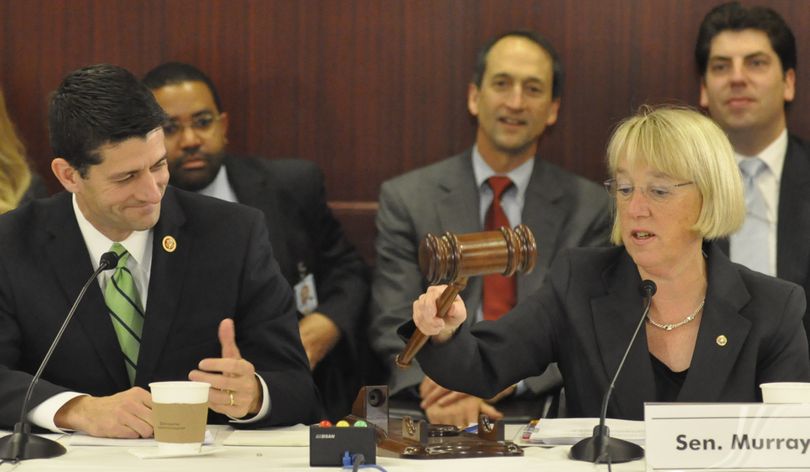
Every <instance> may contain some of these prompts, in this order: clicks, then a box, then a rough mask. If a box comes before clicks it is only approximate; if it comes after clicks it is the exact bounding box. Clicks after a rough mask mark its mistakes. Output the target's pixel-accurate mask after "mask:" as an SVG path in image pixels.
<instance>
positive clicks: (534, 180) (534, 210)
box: [518, 158, 566, 300]
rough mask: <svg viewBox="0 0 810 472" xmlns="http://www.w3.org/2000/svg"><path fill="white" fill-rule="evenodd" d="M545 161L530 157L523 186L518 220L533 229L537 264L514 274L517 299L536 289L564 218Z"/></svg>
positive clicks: (558, 190) (556, 185) (557, 190)
mask: <svg viewBox="0 0 810 472" xmlns="http://www.w3.org/2000/svg"><path fill="white" fill-rule="evenodd" d="M547 169H548V167H547V164H546V163H545V162H543V161H542V160H541V159H538V158H535V159H534V168H533V169H532V177H531V179H530V180H529V186H528V187H527V188H526V194H525V201H524V202H523V213H522V215H521V220H522V222H523V224H525V225H526V226H528V227H529V229H531V230H532V232H533V233H534V238H535V240H536V242H537V268H536V269H535V270H534V271H533V272H532V273H530V274H519V275H518V299H519V300H522V299H524V298H525V297H527V296H529V295H530V294H531V293H533V292H534V291H536V290H537V289H538V288H540V285H542V283H543V280H544V279H545V277H546V270H545V269H544V268H546V267H551V262H552V261H551V259H552V257H553V255H554V253H555V248H556V247H557V236H558V235H559V233H560V227H561V226H562V224H563V221H565V216H566V215H564V214H562V213H563V210H562V209H561V208H560V207H559V205H557V204H556V202H557V200H559V199H560V198H561V197H562V195H563V192H562V189H561V188H560V185H559V182H554V181H553V179H552V178H551V176H550V175H549V173H548V172H547Z"/></svg>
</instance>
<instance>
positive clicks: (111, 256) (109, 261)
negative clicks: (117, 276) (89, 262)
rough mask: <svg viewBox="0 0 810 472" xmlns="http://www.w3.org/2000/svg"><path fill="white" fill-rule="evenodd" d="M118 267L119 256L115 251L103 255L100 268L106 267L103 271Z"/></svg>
mask: <svg viewBox="0 0 810 472" xmlns="http://www.w3.org/2000/svg"><path fill="white" fill-rule="evenodd" d="M116 265H118V254H116V253H115V252H113V251H109V252H105V253H104V254H102V255H101V261H100V262H99V267H104V269H103V270H109V269H112V268H114V267H115V266H116Z"/></svg>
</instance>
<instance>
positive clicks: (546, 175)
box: [370, 31, 610, 425]
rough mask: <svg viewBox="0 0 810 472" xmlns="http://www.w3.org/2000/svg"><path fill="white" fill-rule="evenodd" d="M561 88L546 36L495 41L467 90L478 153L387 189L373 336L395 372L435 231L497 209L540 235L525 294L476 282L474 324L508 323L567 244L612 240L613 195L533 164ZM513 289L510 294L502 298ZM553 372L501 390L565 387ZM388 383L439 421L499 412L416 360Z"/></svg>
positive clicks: (471, 295) (523, 280) (498, 280)
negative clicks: (422, 247) (429, 373)
mask: <svg viewBox="0 0 810 472" xmlns="http://www.w3.org/2000/svg"><path fill="white" fill-rule="evenodd" d="M561 88H562V66H561V64H560V61H559V58H558V57H557V53H556V52H555V51H554V49H553V48H552V47H551V45H550V44H549V43H548V41H546V40H545V39H543V38H542V37H540V36H539V35H537V34H536V33H533V32H523V31H515V32H510V33H506V34H503V35H501V36H498V37H496V38H494V39H492V40H490V41H489V42H488V43H487V44H486V45H485V46H484V47H483V48H482V49H481V51H480V52H479V54H478V59H477V63H476V69H475V73H474V76H473V80H472V83H470V84H469V90H468V108H469V111H470V113H471V114H472V115H473V116H475V117H476V118H477V119H478V130H477V133H476V140H475V146H474V147H473V148H472V149H470V150H467V151H465V152H463V153H461V154H459V155H457V156H454V157H451V158H449V159H446V160H443V161H440V162H438V163H436V164H433V165H430V166H427V167H425V168H422V169H418V170H415V171H412V172H409V173H407V174H405V175H402V176H400V177H397V178H395V179H393V180H390V181H388V182H385V183H384V184H383V185H382V189H381V191H380V209H379V212H378V214H377V229H378V237H377V243H376V249H377V260H376V261H377V264H376V270H375V275H374V281H373V284H372V323H371V334H370V339H371V342H372V345H373V347H374V348H375V350H376V351H377V353H378V355H379V356H380V357H381V358H383V359H385V361H386V363H387V364H388V365H389V366H393V359H394V357H395V355H396V354H397V353H399V352H400V351H401V350H402V348H403V347H404V344H403V343H402V341H401V340H400V339H399V338H398V336H397V334H396V328H397V327H398V326H399V325H401V324H402V323H404V322H406V321H407V320H409V319H410V317H411V304H412V303H413V301H414V300H415V299H416V298H417V297H418V296H419V294H420V293H422V292H423V291H424V290H425V288H426V281H425V279H424V277H422V275H421V274H420V271H419V267H418V264H417V260H418V258H417V248H418V246H419V242H420V240H421V239H422V238H423V237H424V235H425V234H426V233H428V232H431V233H434V234H442V233H444V232H446V231H452V232H456V233H469V232H475V231H481V230H482V229H484V228H485V227H487V226H488V225H487V224H486V221H485V220H490V221H494V220H492V218H495V216H494V215H495V214H496V212H501V215H502V216H501V220H500V221H501V222H502V223H505V224H508V225H509V226H515V225H517V224H519V223H523V224H526V225H528V226H529V227H530V228H531V229H532V231H533V232H534V235H535V237H536V239H537V245H538V263H537V267H536V268H535V270H534V272H533V273H531V274H528V275H520V276H518V277H517V287H516V290H515V286H514V285H512V286H511V287H510V286H509V282H508V281H504V280H502V279H503V278H502V277H501V276H495V277H494V278H490V276H488V277H486V278H485V279H487V280H486V281H483V280H482V278H480V277H476V278H473V279H472V280H470V281H469V283H468V285H467V288H466V289H465V290H464V291H463V292H462V298H463V299H464V300H465V303H467V306H469V307H470V312H471V313H477V315H476V316H471V317H470V318H471V319H472V320H473V321H477V320H480V319H484V318H486V319H490V318H494V317H497V316H500V315H501V314H503V313H505V312H506V311H508V310H509V309H510V308H511V307H512V306H513V305H514V303H515V302H516V301H517V300H522V299H524V298H525V297H526V296H528V295H529V294H530V293H531V292H533V291H535V290H536V289H537V288H538V287H540V285H541V283H542V281H543V279H544V278H545V275H546V272H547V269H548V267H549V265H550V263H551V261H552V259H553V258H554V256H555V255H556V254H557V252H558V251H560V250H561V249H564V248H568V247H575V246H590V245H605V244H607V241H608V236H609V231H610V211H609V207H608V197H607V194H606V193H605V191H604V190H603V189H602V188H600V187H599V186H598V185H596V184H594V183H592V182H589V181H587V180H585V179H583V178H581V177H577V176H575V175H572V174H570V173H568V172H566V171H564V170H562V169H560V168H559V167H557V166H555V165H553V164H551V163H548V162H546V161H543V160H541V159H535V155H536V153H537V146H538V140H539V139H540V136H542V134H543V132H544V130H545V129H546V127H547V126H551V125H553V124H554V123H555V122H556V121H557V112H558V109H559V106H560V95H561ZM490 177H508V178H509V179H510V180H509V181H505V180H503V179H500V182H505V184H504V185H505V187H506V189H505V190H504V191H503V194H502V196H500V195H494V192H493V189H494V188H495V186H497V185H498V184H497V183H494V182H497V181H498V179H496V180H492V181H490V180H489V178H490ZM497 192H498V193H500V190H498V191H497ZM504 215H505V216H506V220H508V221H506V220H504V219H503V216H504ZM490 280H491V281H492V282H490ZM504 286H505V287H506V288H504ZM504 293H508V296H507V297H502V296H500V295H503V294H504ZM459 362H462V361H459ZM544 377H545V378H542V377H541V378H539V379H537V378H535V379H531V380H530V381H527V382H522V383H520V384H518V385H517V386H516V388H510V389H507V391H505V392H502V393H503V394H504V395H505V394H512V393H514V391H515V390H516V391H517V393H519V394H524V391H526V390H530V391H531V392H526V393H539V392H542V391H548V390H551V389H554V388H556V387H557V386H558V385H559V383H560V379H559V374H558V372H556V369H555V370H554V371H553V372H552V371H551V370H550V371H547V373H546V374H545V375H544ZM389 383H390V386H391V389H392V392H393V393H394V394H397V395H399V396H408V395H413V396H415V397H417V398H418V399H419V403H420V406H421V407H422V408H423V409H424V410H425V413H426V415H427V417H428V419H429V420H430V421H431V422H433V423H450V424H463V425H466V424H468V423H469V422H475V421H477V418H478V413H479V411H480V412H485V413H488V414H490V415H492V416H494V417H496V418H497V417H499V416H500V412H499V411H497V410H496V409H495V408H494V407H493V406H492V405H490V404H489V403H487V402H485V401H484V400H483V399H480V398H476V397H472V396H469V395H464V394H461V393H458V392H449V391H448V390H446V389H444V388H442V387H440V386H438V385H437V384H436V383H435V382H433V381H432V380H431V379H430V378H428V377H425V375H424V374H423V373H422V371H421V369H420V368H419V367H418V366H417V365H414V366H412V367H411V368H409V369H406V370H400V369H396V368H393V370H392V371H391V377H390V380H389ZM502 396H503V395H502Z"/></svg>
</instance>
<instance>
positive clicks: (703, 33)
mask: <svg viewBox="0 0 810 472" xmlns="http://www.w3.org/2000/svg"><path fill="white" fill-rule="evenodd" d="M746 29H754V30H759V31H762V32H763V33H765V34H766V35H768V39H769V40H770V42H771V47H772V48H773V50H774V51H776V54H777V55H778V56H779V61H780V62H781V63H782V72H787V71H788V70H790V69H794V70H795V69H796V39H795V38H794V37H793V32H792V31H791V30H790V27H789V26H788V25H787V23H785V20H784V19H782V17H781V16H780V15H779V13H776V12H775V11H774V10H772V9H770V8H768V7H761V6H758V7H750V8H746V7H744V6H742V5H740V3H739V2H730V3H724V4H722V5H718V6H716V7H714V8H713V9H712V10H711V11H710V12H709V13H707V14H706V16H705V17H704V18H703V22H702V23H701V24H700V30H699V31H698V38H697V44H696V45H695V61H696V63H697V67H698V70H699V71H700V75H701V76H702V75H705V74H706V67H707V66H708V64H709V51H710V49H711V45H712V40H713V39H714V37H715V36H717V35H718V34H720V33H722V32H723V31H742V30H746Z"/></svg>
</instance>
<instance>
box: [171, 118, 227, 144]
mask: <svg viewBox="0 0 810 472" xmlns="http://www.w3.org/2000/svg"><path fill="white" fill-rule="evenodd" d="M220 118H222V115H214V114H213V113H203V114H200V115H194V116H193V117H192V118H191V121H190V122H189V123H188V124H186V123H181V122H179V121H178V120H168V121H167V122H165V123H163V134H165V135H166V137H167V138H174V137H176V136H178V135H180V133H182V132H183V131H184V130H185V129H186V127H189V128H191V129H192V130H193V131H194V132H195V133H197V135H198V136H205V135H207V134H208V133H210V132H211V130H213V129H214V123H216V122H217V121H219V120H220Z"/></svg>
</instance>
